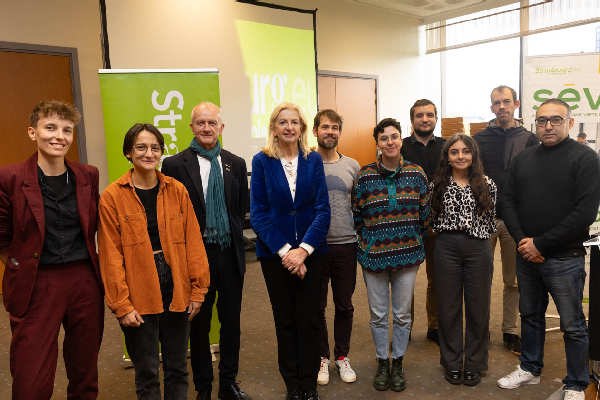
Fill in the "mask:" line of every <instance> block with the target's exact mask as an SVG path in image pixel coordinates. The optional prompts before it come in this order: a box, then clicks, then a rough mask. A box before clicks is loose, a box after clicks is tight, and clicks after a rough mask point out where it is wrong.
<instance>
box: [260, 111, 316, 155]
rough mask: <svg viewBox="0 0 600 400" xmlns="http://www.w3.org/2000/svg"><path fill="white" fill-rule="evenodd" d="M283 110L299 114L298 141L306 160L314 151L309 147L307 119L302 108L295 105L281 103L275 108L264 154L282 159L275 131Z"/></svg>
mask: <svg viewBox="0 0 600 400" xmlns="http://www.w3.org/2000/svg"><path fill="white" fill-rule="evenodd" d="M283 110H292V111H296V112H297V113H298V116H299V117H300V138H299V139H298V150H299V151H301V152H302V155H303V157H304V158H306V157H308V153H310V152H311V151H312V149H311V148H310V147H309V146H308V136H307V133H306V129H307V125H306V119H305V118H304V114H303V113H302V110H301V109H300V107H299V106H298V105H296V104H294V103H281V104H279V105H278V106H277V107H275V109H274V110H273V112H272V113H271V118H270V120H269V135H268V136H267V145H266V146H265V147H264V148H263V150H262V151H263V153H265V154H266V155H268V156H269V157H273V158H277V159H279V158H280V156H279V143H278V142H277V138H276V137H275V136H273V131H274V130H275V124H276V122H277V117H278V116H279V114H280V113H281V112H282V111H283Z"/></svg>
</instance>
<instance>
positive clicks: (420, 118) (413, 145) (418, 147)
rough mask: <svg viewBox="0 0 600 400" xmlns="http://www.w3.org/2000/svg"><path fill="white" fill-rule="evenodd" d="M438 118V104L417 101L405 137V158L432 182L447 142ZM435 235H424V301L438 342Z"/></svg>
mask: <svg viewBox="0 0 600 400" xmlns="http://www.w3.org/2000/svg"><path fill="white" fill-rule="evenodd" d="M437 117H438V116H437V107H436V106H435V104H433V102H432V101H431V100H428V99H420V100H417V101H415V103H414V104H413V106H412V107H411V108H410V122H411V124H412V135H410V136H409V137H406V138H404V139H402V157H404V158H405V159H406V160H408V161H411V162H414V163H415V164H419V165H420V166H421V168H423V170H424V171H425V173H426V174H427V180H428V181H429V182H431V180H432V179H433V176H434V175H435V173H436V172H437V170H438V168H439V166H440V158H441V155H442V147H444V143H445V140H444V139H443V138H441V137H439V136H435V135H434V134H433V131H434V130H435V126H436V124H437ZM436 236H437V234H436V233H435V232H433V231H432V230H431V228H427V231H426V232H425V234H424V235H423V245H424V246H425V271H426V273H427V297H426V300H425V308H426V310H427V339H429V340H431V341H434V342H435V343H437V344H439V336H438V312H437V299H436V297H435V291H434V290H433V251H434V249H435V238H436ZM413 308H414V307H413ZM413 312H414V310H413Z"/></svg>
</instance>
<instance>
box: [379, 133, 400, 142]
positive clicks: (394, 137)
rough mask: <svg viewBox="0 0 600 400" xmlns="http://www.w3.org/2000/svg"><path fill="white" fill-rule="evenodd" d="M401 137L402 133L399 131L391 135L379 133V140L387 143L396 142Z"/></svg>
mask: <svg viewBox="0 0 600 400" xmlns="http://www.w3.org/2000/svg"><path fill="white" fill-rule="evenodd" d="M399 139H400V134H399V133H392V134H391V135H389V136H388V135H379V137H378V138H377V141H378V142H381V143H387V142H388V141H390V140H391V141H392V142H395V141H396V140H399Z"/></svg>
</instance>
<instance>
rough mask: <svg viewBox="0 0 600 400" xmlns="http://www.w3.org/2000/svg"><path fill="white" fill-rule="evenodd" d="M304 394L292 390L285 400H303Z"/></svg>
mask: <svg viewBox="0 0 600 400" xmlns="http://www.w3.org/2000/svg"><path fill="white" fill-rule="evenodd" d="M303 396H304V394H303V393H302V392H301V391H299V390H291V391H289V392H288V393H287V395H286V396H285V400H303Z"/></svg>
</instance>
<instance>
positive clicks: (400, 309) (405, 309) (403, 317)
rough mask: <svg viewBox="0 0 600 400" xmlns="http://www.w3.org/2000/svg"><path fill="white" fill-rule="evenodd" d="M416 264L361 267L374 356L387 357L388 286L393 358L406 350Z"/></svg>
mask: <svg viewBox="0 0 600 400" xmlns="http://www.w3.org/2000/svg"><path fill="white" fill-rule="evenodd" d="M418 268H419V267H410V268H402V269H399V270H397V271H384V272H369V271H367V270H366V269H363V277H364V279H365V285H367V297H368V299H369V309H370V311H371V320H370V321H369V325H370V326H371V334H372V335H373V342H375V352H376V355H377V358H381V359H386V360H387V359H388V358H389V347H390V341H389V329H388V326H389V312H390V310H389V308H390V289H391V295H392V296H391V297H392V314H393V319H394V322H393V333H392V358H400V357H403V356H404V353H406V348H407V346H408V337H409V335H410V328H411V326H412V319H411V316H410V311H411V305H412V298H413V290H414V287H415V279H416V277H417V270H418Z"/></svg>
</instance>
